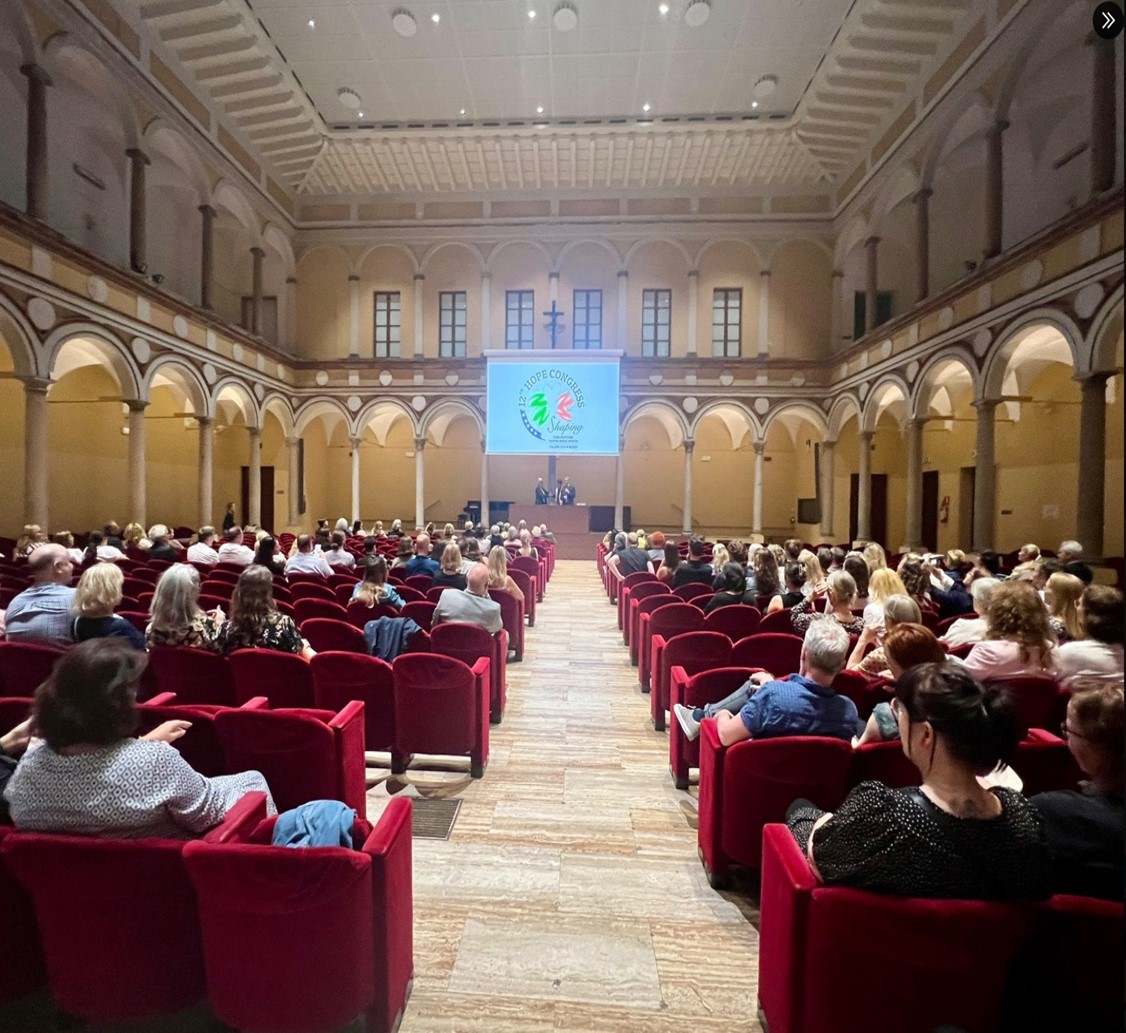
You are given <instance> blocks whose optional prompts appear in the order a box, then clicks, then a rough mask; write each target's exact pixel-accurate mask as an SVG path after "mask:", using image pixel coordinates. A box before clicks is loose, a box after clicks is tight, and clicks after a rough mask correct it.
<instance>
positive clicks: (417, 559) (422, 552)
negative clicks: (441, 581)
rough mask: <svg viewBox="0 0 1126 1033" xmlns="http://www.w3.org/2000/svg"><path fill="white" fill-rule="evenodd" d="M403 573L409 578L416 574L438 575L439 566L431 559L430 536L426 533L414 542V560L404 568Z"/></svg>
mask: <svg viewBox="0 0 1126 1033" xmlns="http://www.w3.org/2000/svg"><path fill="white" fill-rule="evenodd" d="M403 573H404V574H406V575H407V577H411V576H413V575H414V574H429V575H431V576H433V575H435V574H437V573H438V564H437V563H436V562H435V561H434V560H432V559H431V558H430V535H428V534H427V533H426V532H425V531H423V533H422V534H420V535H419V536H418V537H417V538H416V539H415V540H414V558H413V559H411V560H410V561H409V562H408V563H407V564H406V565H405V566H404V568H403Z"/></svg>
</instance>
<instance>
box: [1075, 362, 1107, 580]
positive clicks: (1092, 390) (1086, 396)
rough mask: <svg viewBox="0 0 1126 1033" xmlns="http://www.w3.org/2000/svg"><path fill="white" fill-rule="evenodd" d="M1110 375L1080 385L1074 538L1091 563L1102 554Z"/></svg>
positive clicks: (1092, 377) (1096, 374)
mask: <svg viewBox="0 0 1126 1033" xmlns="http://www.w3.org/2000/svg"><path fill="white" fill-rule="evenodd" d="M1109 377H1110V374H1109V373H1092V374H1091V375H1090V376H1088V377H1085V378H1083V379H1082V380H1081V381H1080V382H1079V387H1080V390H1081V391H1082V404H1081V407H1080V409H1079V499H1078V507H1077V513H1076V521H1075V530H1076V536H1077V537H1078V539H1079V542H1080V544H1081V545H1082V546H1083V551H1084V552H1085V553H1086V555H1087V556H1088V557H1090V558H1092V559H1098V558H1100V557H1101V556H1102V554H1103V506H1104V502H1105V498H1106V494H1105V493H1106V382H1107V379H1108V378H1109Z"/></svg>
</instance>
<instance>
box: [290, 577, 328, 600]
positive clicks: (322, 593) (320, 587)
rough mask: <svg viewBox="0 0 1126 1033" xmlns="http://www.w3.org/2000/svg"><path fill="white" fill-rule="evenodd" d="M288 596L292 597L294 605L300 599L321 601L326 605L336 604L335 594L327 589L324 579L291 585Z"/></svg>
mask: <svg viewBox="0 0 1126 1033" xmlns="http://www.w3.org/2000/svg"><path fill="white" fill-rule="evenodd" d="M295 576H296V575H295ZM289 594H290V595H291V596H292V597H293V601H294V602H295V603H296V602H297V601H298V600H300V599H323V600H324V601H325V602H326V603H334V602H336V592H334V591H333V590H332V589H331V588H330V587H329V585H328V582H327V581H325V579H324V578H318V579H317V580H316V581H297V582H295V583H292V584H290V586H289Z"/></svg>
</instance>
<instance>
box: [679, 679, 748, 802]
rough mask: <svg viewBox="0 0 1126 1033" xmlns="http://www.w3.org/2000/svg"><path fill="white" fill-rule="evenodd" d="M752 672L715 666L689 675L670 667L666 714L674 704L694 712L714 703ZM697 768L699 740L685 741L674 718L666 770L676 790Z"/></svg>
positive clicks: (723, 697) (682, 731) (686, 783)
mask: <svg viewBox="0 0 1126 1033" xmlns="http://www.w3.org/2000/svg"><path fill="white" fill-rule="evenodd" d="M753 673H754V670H753V669H752V668H749V667H730V666H727V667H715V668H712V669H710V670H705V671H700V672H699V673H697V674H689V672H688V671H687V670H685V668H683V667H676V666H674V667H672V669H671V671H670V672H669V713H670V714H671V713H672V708H673V706H674V705H675V704H677V703H682V704H684V706H686V707H691V708H693V709H695V708H696V707H703V706H706V705H707V704H708V703H718V702H719V701H720V700H721V699H726V698H727V697H728V696H730V695H731V693H733V692H734V691H735V690H736V689H737V688H739V687H740V686H741V685H742V684H743V683H744V682H745V681H746V680H747V679H748V678H749V677H750V676H751V675H752V674H753ZM699 766H700V740H699V739H696V740H694V741H692V742H689V741H688V739H687V738H685V735H684V730H683V729H682V728H681V727H680V722H679V721H677V720H676V718H675V717H674V718H673V719H672V720H671V721H670V722H669V770H670V771H671V772H672V777H673V781H674V782H675V783H676V788H677V789H687V788H688V770H689V768H694V767H699Z"/></svg>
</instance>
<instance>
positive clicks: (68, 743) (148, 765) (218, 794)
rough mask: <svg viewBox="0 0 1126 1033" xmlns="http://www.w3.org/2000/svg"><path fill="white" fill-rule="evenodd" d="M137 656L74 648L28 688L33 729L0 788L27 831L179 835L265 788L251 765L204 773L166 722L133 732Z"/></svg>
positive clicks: (123, 649)
mask: <svg viewBox="0 0 1126 1033" xmlns="http://www.w3.org/2000/svg"><path fill="white" fill-rule="evenodd" d="M144 669H145V656H144V654H143V653H138V652H136V651H135V650H131V649H129V648H128V646H127V645H126V644H125V643H123V642H121V641H113V640H107V639H102V640H98V641H93V642H85V643H83V644H81V645H78V646H75V647H74V649H72V650H70V651H69V652H68V653H67V654H66V656H64V657H63V658H62V659H61V660H60V661H59V662H58V664H56V665H55V669H54V671H53V672H52V674H51V676H50V677H49V678H48V679H47V680H46V681H45V682H44V683H43V684H42V685H40V686H39V688H38V689H36V690H35V704H34V707H33V710H32V726H33V730H34V733H35V734H36V735H38V736H41V737H42V738H43V739H44V740H45V741H44V743H43V744H42V745H40V746H38V747H37V746H35V745H34V744H32V745H31V746H29V747H28V749H27V752H26V753H25V754H24V757H23V759H22V760H21V761H20V764H19V767H18V768H17V769H16V771H15V773H14V774H13V775H12V777H11V778H10V779H9V781H8V785H7V788H6V789H5V791H4V795H5V798H6V799H7V800H8V803H9V806H10V809H11V818H12V821H13V823H14V824H15V826H16V827H17V828H19V829H24V830H28V831H34V832H59V833H67V834H69V835H80V836H101V837H113V838H121V839H139V838H142V837H149V836H157V837H162V838H171V839H185V838H190V837H191V836H193V835H198V834H199V833H201V832H205V831H207V829H209V828H211V827H212V826H214V825H217V824H218V823H219V822H221V821H222V820H223V818H224V817H225V816H226V814H227V812H228V811H229V810H230V808H231V807H232V806H234V804H236V803H237V802H238V801H239V800H240V799H241V798H242V797H243V796H244V795H245V794H246V793H249V792H256V791H257V792H264V793H266V800H267V813H269V814H273V813H276V812H275V808H274V805H273V801H272V799H271V798H270V792H269V787H268V786H267V785H266V780H265V779H264V778H263V777H262V775H260V774H259V773H258V772H257V771H245V772H243V773H242V774H238V775H224V776H221V777H218V778H204V777H203V776H202V775H201V774H199V773H198V772H197V771H195V770H194V769H193V768H192V767H191V766H190V765H189V764H188V762H187V761H186V760H184V759H183V757H181V756H180V754H179V752H178V751H177V750H175V749H169V748H168V745H169V744H170V743H172V742H175V741H176V740H177V739H179V738H180V737H181V736H183V735H185V734H190V729H191V724H190V723H189V722H187V721H167V722H165V723H164V724H162V725H160V726H159V727H158V728H156V729H155V730H153V731H152V732H149V734H148V735H145V736H143V737H142V738H140V739H134V738H132V735H133V731H134V729H135V728H136V726H137V712H136V698H137V687H138V685H139V684H140V681H141V674H142V673H143V671H144Z"/></svg>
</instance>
